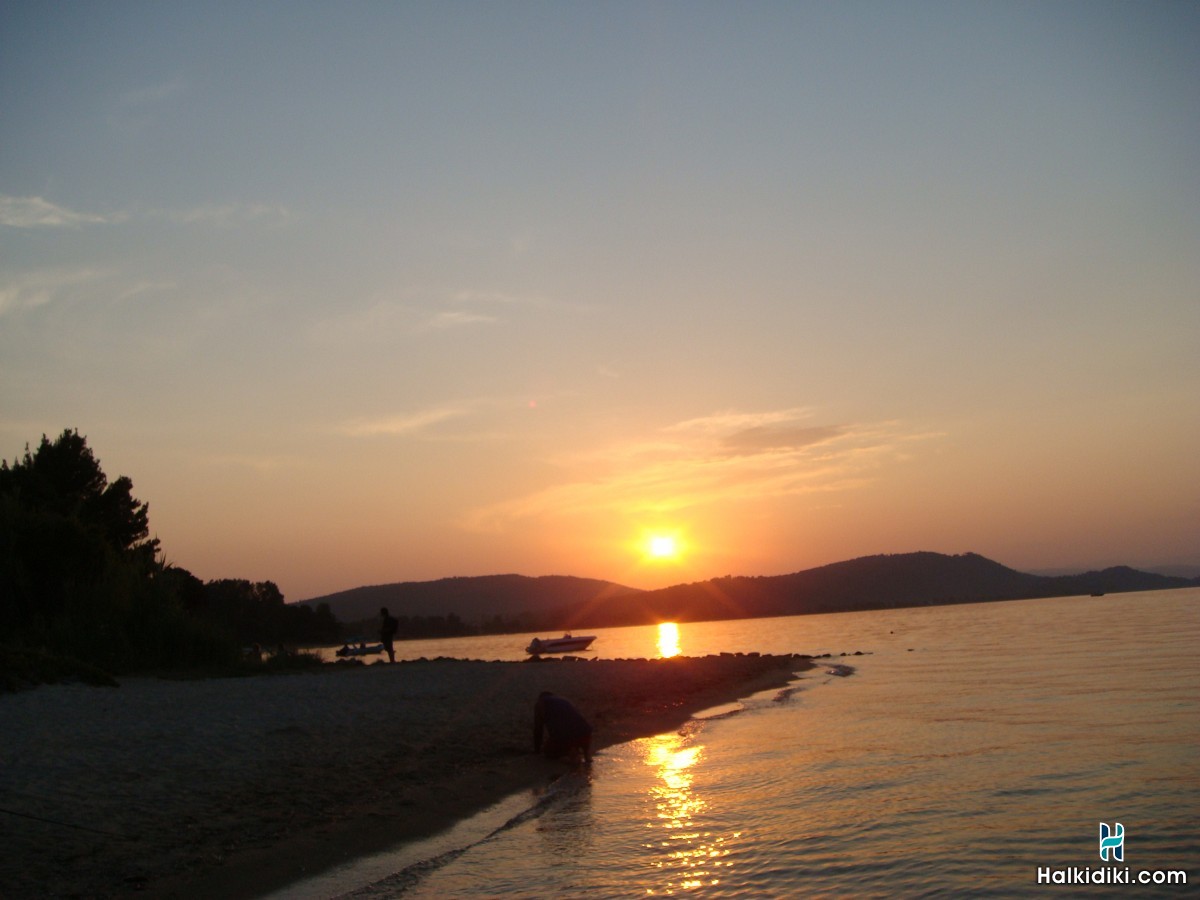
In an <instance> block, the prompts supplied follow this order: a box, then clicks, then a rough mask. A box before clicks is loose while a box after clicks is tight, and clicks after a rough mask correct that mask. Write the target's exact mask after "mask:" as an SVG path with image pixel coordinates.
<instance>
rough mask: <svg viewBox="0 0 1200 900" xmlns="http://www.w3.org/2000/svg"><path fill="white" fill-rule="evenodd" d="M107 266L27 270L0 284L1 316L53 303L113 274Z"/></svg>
mask: <svg viewBox="0 0 1200 900" xmlns="http://www.w3.org/2000/svg"><path fill="white" fill-rule="evenodd" d="M112 275H113V273H112V272H111V271H108V270H105V269H72V270H47V271H39V272H28V273H26V274H24V275H21V276H20V277H18V278H15V279H12V280H10V281H8V282H7V283H4V284H0V316H3V315H6V314H8V313H13V312H17V311H19V310H24V309H36V308H37V307H39V306H45V305H46V304H48V303H53V302H54V301H56V300H58V299H59V298H61V297H62V296H64V295H65V294H67V293H69V292H71V291H73V290H78V289H79V288H81V287H84V286H85V285H89V284H93V283H95V282H98V281H102V280H105V279H108V278H111V277H112Z"/></svg>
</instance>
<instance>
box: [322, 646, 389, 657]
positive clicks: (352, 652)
mask: <svg viewBox="0 0 1200 900" xmlns="http://www.w3.org/2000/svg"><path fill="white" fill-rule="evenodd" d="M333 652H334V655H335V656H340V657H342V658H345V657H347V656H370V655H371V654H372V653H382V652H383V644H369V645H368V644H358V645H352V644H346V645H345V646H344V647H342V648H341V649H340V650H335V651H333Z"/></svg>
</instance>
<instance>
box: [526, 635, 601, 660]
mask: <svg viewBox="0 0 1200 900" xmlns="http://www.w3.org/2000/svg"><path fill="white" fill-rule="evenodd" d="M595 639H596V636H595V635H581V636H579V637H574V636H572V635H563V636H562V637H560V638H534V639H533V640H532V641H530V643H529V646H528V647H526V648H525V652H526V653H531V654H533V655H534V656H538V655H540V654H542V653H573V652H576V651H579V650H586V649H587V648H588V647H590V646H591V644H592V641H594V640H595Z"/></svg>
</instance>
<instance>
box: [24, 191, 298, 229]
mask: <svg viewBox="0 0 1200 900" xmlns="http://www.w3.org/2000/svg"><path fill="white" fill-rule="evenodd" d="M291 218H292V216H291V213H290V211H289V210H288V209H287V208H286V207H283V206H279V205H273V204H268V203H242V202H229V203H202V204H199V205H197V206H193V207H189V208H184V209H155V210H149V211H145V212H140V213H133V212H127V211H122V212H114V213H107V214H103V215H102V214H99V213H90V212H80V211H79V210H74V209H69V208H67V207H65V206H59V205H58V204H56V203H51V202H50V201H49V200H46V199H44V198H43V197H12V196H9V195H7V194H0V225H6V226H8V227H9V228H78V227H80V226H83V225H112V224H117V223H121V222H130V221H137V220H143V221H167V222H171V223H174V224H176V225H210V226H216V227H231V226H234V225H244V224H249V223H258V224H260V225H261V224H266V225H279V224H285V223H287V222H288V221H290V219H291Z"/></svg>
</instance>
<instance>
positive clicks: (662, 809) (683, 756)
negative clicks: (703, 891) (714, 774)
mask: <svg viewBox="0 0 1200 900" xmlns="http://www.w3.org/2000/svg"><path fill="white" fill-rule="evenodd" d="M644 745H645V763H646V765H647V766H650V767H651V768H653V769H655V770H656V773H655V774H656V775H657V776H658V777H657V779H656V780H655V781H654V782H653V784H652V785H651V787H650V800H651V802H652V803H653V804H654V808H655V814H654V817H653V819H652V820H650V821H648V822H647V823H646V827H647V828H649V829H652V830H658V829H661V831H662V833H661V834H656V835H653V836H652V838H651V840H650V842H648V843H646V844H644V845H643V846H645V847H646V849H647V850H651V851H653V852H654V853H655V854H656V858H655V861H654V862H653V863H652V865H653V866H654V867H655V868H656V869H659V870H661V872H662V876H663V877H664V878H665V882H664V883H662V884H661V886H660V887H657V888H655V887H647V888H646V894H647V895H649V896H655V895H660V894H662V895H667V894H674V893H676V892H677V891H690V890H695V889H697V888H701V887H705V886H710V887H711V886H712V885H716V884H719V883H720V881H721V875H722V873H721V870H722V868H726V867H728V866H730V865H732V863H730V862H729V861H727V860H725V859H724V857H726V856H728V855H729V850H728V849H726V848H725V847H723V846H722V845H723V844H724V843H725V837H723V836H721V835H717V834H713V832H711V831H709V830H706V829H705V827H704V825H705V822H704V818H705V817H704V813H705V812H706V810H707V809H708V802H707V801H706V800H705V799H704V798H703V797H701V796H700V795H698V794H697V793H696V791H695V785H694V781H695V773H694V767H695V765H696V763H697V762H698V761H699V760H700V759H701V758H702V756H703V754H704V747H703V745H700V744H694V743H692V741H691V739H690V738H688V737H684V736H682V735H679V734H660V735H658V736H657V737H654V738H650V739H649V740H647V741H645V742H644ZM732 837H735V838H736V837H737V835H736V834H735V835H732ZM658 854H662V855H661V856H659V855H658Z"/></svg>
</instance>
